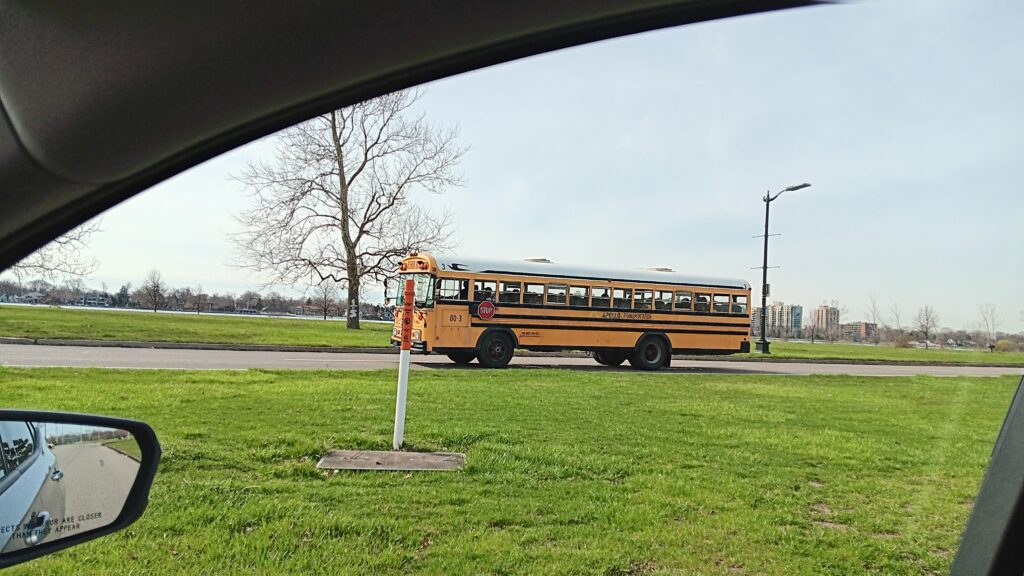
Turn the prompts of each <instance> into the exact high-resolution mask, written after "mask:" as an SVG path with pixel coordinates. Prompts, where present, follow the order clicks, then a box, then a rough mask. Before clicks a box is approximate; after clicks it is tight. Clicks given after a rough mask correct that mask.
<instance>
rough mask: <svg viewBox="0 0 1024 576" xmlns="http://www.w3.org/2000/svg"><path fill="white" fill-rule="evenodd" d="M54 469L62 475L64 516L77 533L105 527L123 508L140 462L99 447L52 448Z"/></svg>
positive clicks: (77, 445)
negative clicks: (72, 519)
mask: <svg viewBox="0 0 1024 576" xmlns="http://www.w3.org/2000/svg"><path fill="white" fill-rule="evenodd" d="M53 454H54V455H55V456H56V457H57V462H56V464H55V465H56V467H57V468H58V469H59V470H61V471H62V472H64V477H63V478H62V479H61V480H60V481H61V483H63V484H64V490H65V493H64V494H65V503H64V508H65V515H67V516H74V519H75V520H74V525H75V527H76V530H73V532H80V531H82V532H84V531H86V530H92V529H93V528H98V527H100V526H106V525H107V524H110V523H111V522H113V521H114V519H115V518H117V515H118V514H120V513H121V509H122V508H124V503H125V500H126V499H127V498H128V492H130V491H131V488H132V484H133V483H135V476H136V475H137V474H138V473H139V463H138V462H136V461H135V460H132V459H131V458H129V457H127V456H125V455H124V454H121V453H120V452H117V451H115V450H112V449H110V448H107V447H106V446H103V445H101V444H91V443H86V444H69V445H66V446H54V448H53Z"/></svg>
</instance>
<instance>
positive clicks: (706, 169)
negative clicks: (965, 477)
mask: <svg viewBox="0 0 1024 576" xmlns="http://www.w3.org/2000/svg"><path fill="white" fill-rule="evenodd" d="M1022 30H1024V3H1021V2H1018V1H1016V0H1004V1H997V0H992V1H984V2H980V1H976V0H963V1H945V0H943V1H939V0H920V1H875V2H866V3H861V4H856V5H838V6H828V7H818V8H810V9H801V10H791V11H787V12H782V13H775V14H769V15H759V16H752V17H744V18H736V19H731V20H727V21H721V22H712V23H705V24H699V25H693V26H685V27H681V28H676V29H671V30H664V31H659V32H653V33H647V34H643V35H639V36H632V37H629V38H623V39H618V40H612V41H607V42H602V43H599V44H592V45H588V46H583V47H578V48H574V49H570V50H563V51H560V52H556V53H553V54H547V55H543V56H538V57H534V58H529V59H525V60H521V61H517V62H513V63H509V64H505V65H501V66H496V67H493V68H489V69H486V70H482V71H477V72H474V73H470V74H465V75H462V76H458V77H455V78H450V79H446V80H443V81H439V82H435V83H433V84H431V85H429V87H428V90H427V93H426V95H425V97H424V98H423V99H422V100H421V102H420V104H421V106H422V108H423V110H424V111H426V113H427V115H428V118H429V119H430V121H432V122H434V123H437V124H442V125H452V124H457V125H459V126H460V127H461V138H460V141H461V143H462V144H463V145H466V146H469V147H471V150H470V152H469V153H468V154H467V155H466V157H465V160H464V161H463V163H462V165H461V170H462V173H463V174H464V177H465V181H466V184H465V186H464V187H461V188H458V189H452V190H449V191H448V192H447V193H446V194H445V195H443V196H428V195H426V194H423V195H420V196H418V198H417V201H419V202H423V203H425V204H428V205H430V206H432V207H434V208H435V209H438V210H440V209H442V208H444V207H447V208H449V209H451V210H453V211H454V212H455V215H456V223H457V225H458V230H457V237H458V239H459V241H460V245H461V248H460V249H459V252H461V253H464V254H466V255H473V256H493V257H498V258H515V259H518V258H524V257H539V256H543V257H547V258H550V259H552V260H555V261H557V262H563V263H573V264H583V265H601V266H612V267H625V268H635V267H646V266H671V267H673V268H675V269H676V270H678V271H685V272H687V273H691V274H699V275H711V276H730V277H743V278H746V279H748V280H749V281H750V283H751V284H752V285H754V286H755V298H759V296H760V295H759V292H757V290H756V288H757V287H758V286H759V284H760V278H759V275H760V271H759V270H752V269H751V267H753V266H758V265H759V264H760V260H761V243H760V240H759V239H754V238H752V236H753V235H755V234H759V233H760V229H761V227H762V226H763V218H764V205H763V203H762V202H761V201H760V199H761V196H762V195H763V194H764V192H765V190H766V189H772V190H777V189H780V188H783V187H785V186H788V185H790V184H796V183H800V182H805V181H806V182H811V183H812V184H813V187H812V188H809V189H807V190H804V191H800V192H796V193H792V194H786V195H783V196H782V197H781V198H780V199H779V200H778V201H776V202H775V203H773V204H772V221H771V224H772V232H773V233H780V234H782V236H778V237H773V238H772V239H771V265H778V266H781V268H779V269H773V270H770V271H769V280H770V282H771V284H772V292H773V297H772V298H771V300H784V301H786V302H788V303H797V304H803V305H804V306H805V308H811V307H813V306H816V305H817V304H820V303H821V302H823V301H825V300H833V299H835V300H838V301H839V302H840V303H842V304H843V305H844V306H845V307H846V308H847V309H848V314H847V315H846V316H845V317H844V321H853V320H859V319H863V318H864V317H865V316H866V314H865V310H866V308H867V302H868V296H869V294H875V295H877V297H878V299H879V301H880V303H881V304H882V306H883V307H884V308H885V309H886V310H888V309H889V307H890V306H891V305H892V304H893V303H898V304H899V305H900V306H901V308H902V309H903V311H904V313H903V316H904V322H906V321H907V320H908V319H909V318H910V317H911V316H913V315H914V314H915V313H916V312H917V310H918V308H919V307H920V306H922V305H924V304H930V305H932V306H933V307H935V308H936V309H937V311H938V313H939V315H940V318H941V324H942V325H944V326H952V327H970V326H973V325H975V324H977V322H978V320H979V315H978V312H977V305H978V303H980V302H994V303H996V304H997V306H998V309H999V311H1000V316H1001V319H1002V325H1001V329H1004V330H1009V331H1019V330H1024V312H1022V309H1024V305H1022V304H1021V303H1020V295H1021V293H1022V292H1024V290H1022V287H1024V266H1022V260H1024V259H1022V249H1021V247H1022V242H1021V239H1020V230H1019V229H1020V225H1021V222H1022V210H1021V209H1022V208H1024V200H1022V199H1021V193H1022V191H1024V158H1022V156H1024V155H1022V152H1024V131H1022V126H1024V122H1022V120H1024V112H1022V103H1024V66H1021V64H1020V58H1021V55H1022V54H1024V34H1022V33H1021V31H1022ZM272 153H273V146H272V143H271V142H269V141H268V140H264V141H261V142H257V143H253V144H250V145H249V146H246V147H243V148H240V149H238V150H236V151H234V152H232V153H229V154H226V155H224V156H222V157H220V158H218V159H215V160H213V161H210V162H208V163H206V164H204V165H202V166H200V167H197V168H195V169H193V170H191V171H189V172H187V173H185V174H182V175H180V176H178V177H176V178H174V179H172V180H170V181H167V182H165V183H163V184H161V185H159V186H157V187H155V188H153V189H152V190H150V191H148V192H146V193H143V194H142V195H140V196H138V197H136V198H135V199H133V200H130V201H128V202H126V203H124V204H123V205H121V206H119V207H117V208H115V209H113V210H111V211H110V212H109V213H107V214H106V215H105V216H104V217H103V225H102V228H103V231H102V232H101V233H100V234H98V235H97V236H96V237H95V239H94V241H93V242H92V249H93V252H94V254H95V256H96V257H97V258H98V259H99V260H100V261H101V267H100V269H99V271H98V272H97V273H96V274H95V275H94V276H93V277H92V279H91V280H90V283H91V284H94V285H99V283H100V282H106V283H107V284H108V286H109V287H110V288H111V289H116V288H117V286H119V285H120V284H121V283H123V282H129V281H130V282H133V283H135V284H136V285H138V284H139V283H141V281H142V278H143V276H144V275H145V273H146V271H147V270H149V269H151V268H158V269H159V270H160V271H161V272H162V273H163V276H164V278H165V279H166V280H167V281H168V282H169V283H170V284H171V285H185V284H187V285H191V286H195V285H196V284H200V283H201V284H202V285H203V286H204V288H205V289H206V290H207V291H235V292H241V291H243V290H246V289H249V288H258V287H259V286H260V284H261V281H260V279H259V278H256V277H253V276H250V275H249V273H247V272H245V271H241V270H237V269H234V268H232V267H230V265H229V264H230V262H231V260H232V250H231V246H230V243H229V241H228V238H227V235H228V234H229V233H230V232H231V231H233V230H236V224H235V223H234V221H233V220H232V218H231V216H230V214H231V213H232V212H233V211H237V210H239V209H240V208H242V207H243V206H245V205H246V204H247V198H246V192H245V190H243V189H242V188H241V186H240V185H239V184H238V183H237V182H235V181H233V180H232V179H230V175H231V174H232V173H237V172H238V171H239V170H240V169H241V168H242V167H243V166H244V165H245V163H246V162H248V161H250V160H253V159H257V158H265V159H270V158H271V154H272ZM377 295H378V297H379V292H377Z"/></svg>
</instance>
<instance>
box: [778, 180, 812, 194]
mask: <svg viewBox="0 0 1024 576" xmlns="http://www.w3.org/2000/svg"><path fill="white" fill-rule="evenodd" d="M810 187H811V185H810V184H808V183H807V182H804V183H803V184H795V185H793V186H790V187H789V188H786V189H785V190H783V192H793V191H796V190H802V189H804V188H810Z"/></svg>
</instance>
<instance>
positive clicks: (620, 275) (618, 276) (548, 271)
mask: <svg viewBox="0 0 1024 576" xmlns="http://www.w3.org/2000/svg"><path fill="white" fill-rule="evenodd" d="M420 255H421V256H426V254H420ZM433 258H434V259H435V261H436V262H437V271H438V274H443V273H444V272H445V271H448V270H451V271H456V272H478V273H488V272H489V273H492V274H518V275H522V276H544V277H551V278H574V279H579V280H602V281H608V282H613V281H615V280H619V281H622V282H650V283H656V284H683V285H690V286H709V287H714V288H734V289H742V290H747V289H749V288H750V284H748V283H747V282H746V280H740V279H737V278H711V277H706V276H693V275H690V274H679V273H676V272H663V271H657V270H643V269H637V270H609V269H605V268H590V267H585V266H566V265H563V264H553V263H548V262H539V261H527V260H491V259H484V258H473V257H467V256H456V255H452V254H439V255H436V256H433Z"/></svg>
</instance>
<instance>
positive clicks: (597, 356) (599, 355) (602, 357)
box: [594, 352, 626, 366]
mask: <svg viewBox="0 0 1024 576" xmlns="http://www.w3.org/2000/svg"><path fill="white" fill-rule="evenodd" d="M594 360H597V363H598V364H600V365H602V366H618V365H619V364H622V363H623V362H625V361H626V355H625V354H623V353H621V352H594Z"/></svg>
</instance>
